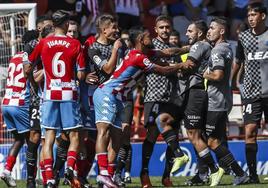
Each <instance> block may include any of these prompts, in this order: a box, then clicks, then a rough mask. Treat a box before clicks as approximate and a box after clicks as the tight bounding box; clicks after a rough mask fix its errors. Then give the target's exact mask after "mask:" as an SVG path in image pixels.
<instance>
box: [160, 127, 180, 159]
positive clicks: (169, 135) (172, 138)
mask: <svg viewBox="0 0 268 188" xmlns="http://www.w3.org/2000/svg"><path fill="white" fill-rule="evenodd" d="M161 134H162V136H163V138H164V140H165V141H166V143H167V145H168V146H169V147H170V149H171V150H172V152H173V153H174V156H175V157H182V156H183V155H184V153H183V152H182V151H181V149H180V146H179V142H178V140H177V135H176V133H175V132H174V130H168V131H166V132H163V133H161Z"/></svg>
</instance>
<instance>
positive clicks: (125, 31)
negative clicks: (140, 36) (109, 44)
mask: <svg viewBox="0 0 268 188" xmlns="http://www.w3.org/2000/svg"><path fill="white" fill-rule="evenodd" d="M122 34H126V35H129V31H128V30H127V29H125V30H123V31H121V35H122Z"/></svg>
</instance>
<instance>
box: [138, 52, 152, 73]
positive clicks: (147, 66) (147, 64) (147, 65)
mask: <svg viewBox="0 0 268 188" xmlns="http://www.w3.org/2000/svg"><path fill="white" fill-rule="evenodd" d="M136 62H137V65H138V66H139V67H141V68H142V69H143V70H145V71H149V70H151V69H152V68H153V66H154V64H153V63H152V62H151V61H150V60H149V59H148V57H147V56H145V55H140V56H138V60H137V61H136Z"/></svg>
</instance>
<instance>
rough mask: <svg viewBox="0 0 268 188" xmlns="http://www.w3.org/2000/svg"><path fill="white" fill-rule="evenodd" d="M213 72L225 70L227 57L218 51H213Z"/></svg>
mask: <svg viewBox="0 0 268 188" xmlns="http://www.w3.org/2000/svg"><path fill="white" fill-rule="evenodd" d="M211 61H212V70H223V71H224V68H225V63H224V62H225V57H224V55H223V54H222V53H220V52H219V51H217V50H212V51H211Z"/></svg>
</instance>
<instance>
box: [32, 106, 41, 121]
mask: <svg viewBox="0 0 268 188" xmlns="http://www.w3.org/2000/svg"><path fill="white" fill-rule="evenodd" d="M32 119H40V117H39V109H36V108H33V109H32Z"/></svg>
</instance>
